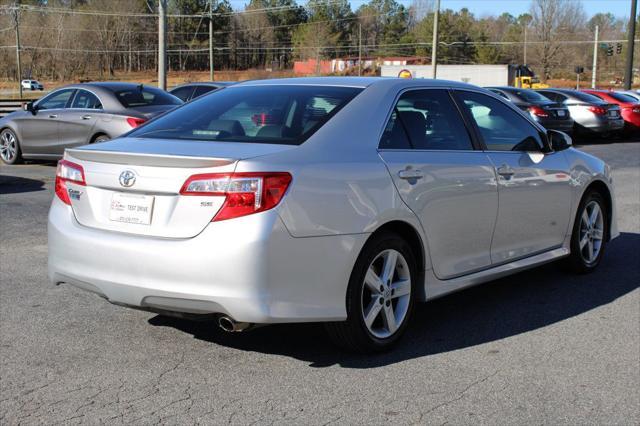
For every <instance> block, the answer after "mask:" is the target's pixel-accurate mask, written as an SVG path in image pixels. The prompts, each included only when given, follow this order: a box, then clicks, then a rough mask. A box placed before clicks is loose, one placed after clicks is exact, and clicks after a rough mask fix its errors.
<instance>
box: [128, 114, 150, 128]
mask: <svg viewBox="0 0 640 426" xmlns="http://www.w3.org/2000/svg"><path fill="white" fill-rule="evenodd" d="M145 121H147V119H146V118H138V117H127V123H129V126H131V127H133V128H136V127H138V126H139V125H141V124H143V123H144V122H145Z"/></svg>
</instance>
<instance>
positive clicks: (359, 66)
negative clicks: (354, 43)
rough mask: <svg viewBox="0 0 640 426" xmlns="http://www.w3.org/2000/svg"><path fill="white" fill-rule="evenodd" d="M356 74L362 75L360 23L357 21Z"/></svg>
mask: <svg viewBox="0 0 640 426" xmlns="http://www.w3.org/2000/svg"><path fill="white" fill-rule="evenodd" d="M358 75H362V23H361V22H358Z"/></svg>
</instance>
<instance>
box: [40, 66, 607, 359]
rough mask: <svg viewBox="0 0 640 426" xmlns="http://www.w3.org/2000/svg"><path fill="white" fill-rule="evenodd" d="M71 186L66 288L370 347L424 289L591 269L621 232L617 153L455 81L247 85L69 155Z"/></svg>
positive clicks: (430, 292)
mask: <svg viewBox="0 0 640 426" xmlns="http://www.w3.org/2000/svg"><path fill="white" fill-rule="evenodd" d="M55 187H56V196H55V197H54V200H53V203H52V205H51V210H50V213H49V226H48V230H49V279H50V281H51V282H52V283H53V284H60V283H68V284H71V285H73V286H76V287H79V288H81V289H84V290H88V291H90V292H93V293H96V294H98V295H100V296H101V297H103V298H105V299H107V300H109V301H110V302H112V303H115V304H118V305H122V306H129V307H133V308H137V309H144V310H148V311H153V312H159V313H162V314H166V315H179V316H182V317H190V316H193V317H202V316H205V317H207V316H209V317H214V318H217V321H218V323H219V325H220V326H221V327H222V328H223V329H224V330H226V331H243V330H248V329H250V328H251V327H253V326H255V325H260V324H270V323H284V322H311V321H319V322H325V323H326V328H327V330H328V331H329V334H330V336H331V337H332V338H333V339H334V340H335V341H336V342H338V343H339V344H341V345H343V346H346V347H348V348H350V349H352V350H356V351H365V352H371V351H380V350H384V349H387V348H389V347H390V346H391V345H393V344H394V343H395V342H396V341H397V340H398V339H399V337H400V336H401V335H402V333H403V332H404V330H405V329H406V327H407V324H408V323H409V318H410V317H411V313H412V311H414V309H415V308H416V306H417V303H418V302H423V301H428V300H431V299H434V298H437V297H440V296H443V295H445V294H448V293H451V292H454V291H457V290H460V289H463V288H466V287H469V286H473V285H476V284H479V283H482V282H485V281H489V280H493V279H495V278H498V277H502V276H505V275H509V274H513V273H515V272H518V271H522V270H524V269H527V268H531V267H534V266H537V265H540V264H543V263H546V262H551V261H556V260H562V261H564V262H566V263H567V264H568V265H569V266H570V267H571V268H573V269H574V270H575V271H577V272H580V273H586V272H590V271H592V270H594V269H595V268H596V267H597V266H598V265H599V264H600V263H601V261H602V259H603V255H604V252H605V248H606V245H607V242H608V241H609V240H610V239H612V238H614V237H616V236H617V235H618V231H617V226H616V220H615V217H616V211H615V201H614V195H613V194H614V192H613V188H612V180H611V173H610V170H609V167H608V166H607V165H606V164H605V163H604V162H602V161H601V160H599V159H597V158H595V157H592V156H590V155H587V154H585V153H583V152H581V151H578V150H576V149H573V148H572V147H571V140H570V138H569V137H568V136H567V135H565V134H563V133H560V132H556V131H546V130H545V129H544V128H542V127H540V126H539V125H538V124H537V123H536V122H534V121H532V119H531V117H530V116H529V115H527V114H525V113H523V112H521V111H520V110H518V109H517V108H515V107H514V106H513V105H511V104H510V103H509V102H507V101H504V100H502V99H501V98H499V97H498V96H496V95H495V94H493V93H491V92H489V91H487V90H484V89H481V88H478V87H475V86H471V85H466V84H463V83H454V82H447V81H434V80H407V79H380V78H310V79H284V80H268V81H253V82H246V83H241V84H238V85H234V86H230V87H228V88H226V89H225V90H221V91H218V92H215V93H212V94H210V95H207V96H205V97H202V98H199V99H196V100H194V101H192V102H190V103H188V104H185V105H184V106H182V107H180V108H177V109H176V110H174V111H172V112H170V113H167V114H166V115H164V116H162V117H160V118H158V119H156V120H154V121H153V122H150V123H147V124H145V125H143V126H141V127H140V128H138V129H136V130H134V131H133V132H131V133H129V134H128V135H127V136H126V137H123V138H119V139H117V140H113V141H109V142H105V143H103V144H100V145H99V146H98V145H89V146H85V147H80V148H75V149H68V150H67V151H66V153H65V156H64V160H62V161H61V162H60V163H59V165H58V170H57V176H56V185H55ZM516 284H517V283H514V285H516Z"/></svg>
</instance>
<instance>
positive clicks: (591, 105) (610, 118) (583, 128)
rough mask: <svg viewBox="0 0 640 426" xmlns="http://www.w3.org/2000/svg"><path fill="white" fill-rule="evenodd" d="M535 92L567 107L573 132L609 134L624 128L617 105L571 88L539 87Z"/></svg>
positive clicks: (598, 134)
mask: <svg viewBox="0 0 640 426" xmlns="http://www.w3.org/2000/svg"><path fill="white" fill-rule="evenodd" d="M537 92H538V93H540V94H542V95H544V96H545V97H547V98H549V99H551V100H552V101H554V102H556V103H558V104H563V105H565V106H566V107H567V108H568V109H569V112H570V113H571V118H573V121H574V127H573V131H574V133H577V134H583V135H597V136H609V135H612V134H617V133H620V132H621V131H622V129H623V128H624V120H623V119H622V114H621V112H620V107H619V106H618V105H613V104H610V103H608V102H605V101H603V100H602V99H600V98H598V97H596V96H593V95H590V94H588V93H584V92H580V91H577V90H571V89H539V90H537Z"/></svg>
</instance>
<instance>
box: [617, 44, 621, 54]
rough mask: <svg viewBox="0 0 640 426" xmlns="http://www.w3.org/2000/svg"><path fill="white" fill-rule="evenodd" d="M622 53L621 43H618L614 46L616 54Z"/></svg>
mask: <svg viewBox="0 0 640 426" xmlns="http://www.w3.org/2000/svg"><path fill="white" fill-rule="evenodd" d="M621 53H622V43H618V44H616V54H618V55H619V54H621Z"/></svg>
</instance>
